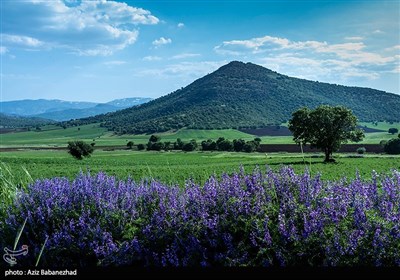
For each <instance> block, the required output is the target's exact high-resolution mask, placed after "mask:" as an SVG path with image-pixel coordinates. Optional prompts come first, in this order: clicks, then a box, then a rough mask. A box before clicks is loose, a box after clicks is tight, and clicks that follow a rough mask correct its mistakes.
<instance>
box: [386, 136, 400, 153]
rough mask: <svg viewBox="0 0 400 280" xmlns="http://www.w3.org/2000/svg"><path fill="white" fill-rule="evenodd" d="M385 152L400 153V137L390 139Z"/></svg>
mask: <svg viewBox="0 0 400 280" xmlns="http://www.w3.org/2000/svg"><path fill="white" fill-rule="evenodd" d="M384 150H385V153H387V154H390V155H399V154H400V138H395V139H390V140H389V141H387V143H386V144H385V148H384Z"/></svg>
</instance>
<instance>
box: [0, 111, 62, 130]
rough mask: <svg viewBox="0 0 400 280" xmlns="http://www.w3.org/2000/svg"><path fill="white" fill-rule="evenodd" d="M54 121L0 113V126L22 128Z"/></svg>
mask: <svg viewBox="0 0 400 280" xmlns="http://www.w3.org/2000/svg"><path fill="white" fill-rule="evenodd" d="M52 122H54V121H52V120H47V119H42V118H29V117H21V116H9V115H5V114H2V113H0V128H23V127H32V126H41V125H45V124H49V123H52Z"/></svg>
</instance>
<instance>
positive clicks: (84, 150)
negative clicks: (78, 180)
mask: <svg viewBox="0 0 400 280" xmlns="http://www.w3.org/2000/svg"><path fill="white" fill-rule="evenodd" d="M67 148H68V153H70V154H71V155H72V156H73V157H74V158H76V159H79V160H80V159H83V158H84V157H90V155H91V154H92V153H93V150H94V149H93V146H92V145H89V144H88V143H85V142H83V141H81V140H78V141H70V142H68V147H67Z"/></svg>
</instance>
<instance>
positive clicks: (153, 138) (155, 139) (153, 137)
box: [149, 135, 161, 143]
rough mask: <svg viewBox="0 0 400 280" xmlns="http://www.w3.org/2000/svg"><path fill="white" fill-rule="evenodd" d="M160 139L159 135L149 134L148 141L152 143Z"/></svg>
mask: <svg viewBox="0 0 400 280" xmlns="http://www.w3.org/2000/svg"><path fill="white" fill-rule="evenodd" d="M160 140H161V137H160V136H157V135H151V136H150V139H149V141H150V142H153V143H155V142H158V141H160Z"/></svg>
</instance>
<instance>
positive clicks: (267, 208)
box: [0, 167, 400, 267]
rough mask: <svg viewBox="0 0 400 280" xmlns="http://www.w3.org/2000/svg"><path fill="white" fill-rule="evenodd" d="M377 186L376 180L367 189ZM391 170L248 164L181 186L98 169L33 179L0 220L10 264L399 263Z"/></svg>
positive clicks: (399, 182)
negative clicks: (17, 250) (326, 177)
mask: <svg viewBox="0 0 400 280" xmlns="http://www.w3.org/2000/svg"><path fill="white" fill-rule="evenodd" d="M377 186H383V187H384V191H383V189H380V188H377ZM399 196H400V172H398V171H396V170H393V171H392V173H391V174H389V175H381V176H377V174H374V175H373V180H371V179H367V180H365V181H364V180H362V179H361V178H360V177H359V176H357V177H356V179H354V180H353V181H349V180H339V181H338V182H332V181H323V180H321V179H320V177H319V175H317V176H316V177H311V176H310V174H308V173H305V174H295V173H294V171H293V169H291V168H289V167H283V168H282V169H281V170H279V171H277V172H273V171H271V170H267V172H261V171H260V170H257V169H256V170H254V172H253V174H250V175H246V174H244V172H243V171H241V172H240V173H234V174H232V175H227V174H224V175H223V176H222V178H221V180H218V179H216V178H215V177H210V179H209V180H208V181H207V182H206V183H205V184H204V185H203V186H199V185H197V184H194V183H193V182H192V181H188V182H187V184H186V186H185V188H181V187H179V186H168V185H164V184H161V183H159V182H157V181H150V180H144V181H141V182H140V183H137V182H134V181H132V180H131V179H128V180H126V181H119V180H117V179H116V178H115V177H112V176H106V175H105V174H103V173H99V174H97V175H95V176H91V175H89V174H87V175H85V174H80V175H79V176H78V177H77V178H76V179H75V180H73V181H69V180H68V179H66V178H53V179H46V180H41V181H40V180H38V181H36V182H35V183H34V184H32V185H29V186H28V189H27V191H22V192H21V193H20V194H19V195H18V196H17V197H16V199H15V201H14V203H13V205H12V206H11V207H10V208H9V214H8V217H7V218H6V220H5V221H4V222H3V223H0V226H1V227H2V228H0V230H1V233H2V238H1V239H0V245H1V247H2V248H4V247H7V246H11V244H13V243H14V238H15V235H16V233H17V232H18V230H19V229H20V227H21V225H22V224H23V223H24V220H25V219H26V221H27V222H26V226H25V227H24V231H23V232H22V235H21V239H20V243H19V244H26V245H28V246H29V252H32V253H30V254H28V255H27V256H24V257H21V258H18V265H19V266H23V267H26V266H32V265H34V263H35V260H36V256H37V254H38V252H39V251H40V249H41V247H42V245H43V242H44V240H45V239H46V237H47V238H48V240H47V243H46V247H45V249H44V252H43V255H42V258H41V260H40V261H41V265H43V266H46V267H77V266H78V267H82V266H119V265H131V266H156V267H161V266H172V267H177V266H191V267H199V266H211V267H220V266H251V267H254V266H257V267H258V266H259V267H261V266H276V267H280V266H324V267H326V266H399V260H400V250H399V235H400V228H399V226H398V223H397V219H398V198H399Z"/></svg>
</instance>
